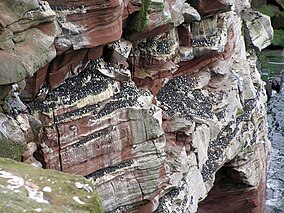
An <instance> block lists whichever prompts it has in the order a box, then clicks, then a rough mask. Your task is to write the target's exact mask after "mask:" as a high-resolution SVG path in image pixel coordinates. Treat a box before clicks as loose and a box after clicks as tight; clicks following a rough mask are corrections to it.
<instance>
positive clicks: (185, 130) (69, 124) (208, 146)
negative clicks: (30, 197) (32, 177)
mask: <svg viewBox="0 0 284 213" xmlns="http://www.w3.org/2000/svg"><path fill="white" fill-rule="evenodd" d="M18 3H19V4H18ZM15 4H16V5H14V7H16V8H17V10H15V11H12V10H10V9H9V8H7V10H3V8H5V7H7V6H6V5H9V2H8V0H3V1H2V2H1V3H0V23H1V26H0V64H1V66H0V90H1V91H0V94H1V95H0V106H1V108H0V124H1V125H0V147H1V150H0V156H4V157H10V158H14V159H18V160H19V159H22V160H23V161H25V162H26V163H30V164H35V165H41V166H42V167H44V168H45V169H53V170H59V171H62V172H65V173H73V174H79V175H82V176H84V177H86V178H87V179H89V181H91V184H92V187H94V189H95V190H96V191H97V193H98V195H99V196H100V197H101V199H102V205H103V210H102V209H99V210H98V212H102V211H104V212H138V213H143V212H147V213H148V212H189V213H193V212H200V213H201V212H203V213H204V212H210V211H211V210H212V211H213V212H214V211H215V207H214V205H213V204H214V203H213V204H212V203H211V204H210V201H211V200H214V196H215V198H216V199H217V200H218V201H221V200H223V199H224V198H223V197H222V195H221V194H220V193H219V194H218V193H217V192H218V190H220V189H222V190H224V191H222V190H221V191H222V192H224V195H227V196H228V197H235V198H236V202H233V203H234V204H236V203H237V204H236V206H234V205H232V207H231V205H230V204H231V203H232V200H226V199H224V201H228V202H227V203H226V202H224V204H223V203H221V204H220V209H219V212H224V213H231V212H236V211H243V210H244V209H245V210H246V212H263V205H262V203H261V202H260V200H262V199H263V193H264V191H265V190H264V185H265V180H266V178H265V174H266V168H267V156H268V153H269V149H270V143H269V140H268V139H267V131H268V130H267V125H266V113H265V102H266V94H265V90H264V83H263V82H262V80H261V79H260V75H259V73H258V70H257V66H256V56H255V52H256V51H258V50H261V49H263V48H264V47H266V46H267V45H268V44H269V43H270V42H271V39H272V34H273V30H272V28H271V25H270V20H269V18H268V17H267V16H265V15H262V14H261V13H259V12H257V11H255V10H254V9H252V8H251V7H250V4H249V1H241V0H236V1H230V0H224V1H219V0H218V1H215V2H212V1H209V0H194V1H191V2H190V4H189V3H187V1H185V0H175V1H159V0H143V1H135V0H112V1H105V0H101V1H100V2H93V1H87V0H85V1H84V0H83V1H65V0H59V1H55V0H47V2H42V1H40V0H33V1H31V2H29V3H28V2H26V1H25V0H17V1H16V2H15ZM2 26H3V27H2ZM2 91H3V92H2ZM18 95H20V96H19V97H18ZM22 100H24V103H23V102H22ZM25 105H27V107H26V106H25ZM26 109H28V111H27V110H26ZM2 147H5V151H2ZM34 156H35V157H34ZM0 161H1V159H0ZM0 167H2V166H1V164H0ZM72 180H73V179H72ZM80 182H81V181H80ZM68 183H69V182H68ZM71 183H72V182H71ZM1 184H2V182H1V177H0V186H1ZM73 185H74V186H75V187H77V188H78V189H89V187H87V185H85V184H84V185H82V184H80V183H79V182H78V181H76V183H75V184H73ZM214 185H215V186H214ZM48 187H50V188H52V187H51V186H48ZM222 187H223V188H222ZM230 187H231V189H230ZM225 189H228V190H225ZM45 190H48V191H50V189H49V188H45ZM52 190H53V189H52ZM75 191H76V190H75ZM87 191H88V192H90V189H89V190H87ZM242 192H244V193H245V194H246V196H247V197H246V198H245V199H243V198H240V197H239V194H241V193H242ZM44 193H45V194H47V193H50V192H44ZM69 194H70V196H71V195H72V197H71V201H72V202H73V203H71V204H70V203H68V204H67V205H71V206H72V207H73V206H75V207H76V209H78V208H77V206H81V207H82V209H80V210H78V212H88V210H89V207H86V208H85V207H84V206H85V205H88V204H89V202H88V199H89V198H88V197H84V196H80V195H78V194H73V191H72V192H68V193H67V195H66V196H69ZM94 194H95V193H94ZM211 194H213V198H211ZM88 196H89V195H88ZM206 197H208V200H207V198H206ZM67 200H68V199H67ZM229 201H230V202H231V203H230V202H229ZM54 202H55V201H54ZM68 202H69V201H68ZM51 203H52V204H55V203H53V200H52V201H51ZM217 203H218V202H217ZM225 203H226V204H228V203H229V204H228V205H230V208H228V207H227V206H225ZM252 203H256V204H257V205H252ZM95 204H96V205H98V206H99V204H98V203H97V202H95ZM95 204H94V205H95ZM5 205H6V204H5ZM210 205H211V206H212V205H213V207H214V208H213V207H212V208H211V206H210ZM0 206H1V201H0ZM5 207H6V206H5ZM60 208H61V207H60ZM60 208H59V209H57V210H55V211H53V212H56V211H60V210H61V209H60ZM66 208H68V209H69V210H70V209H71V210H70V212H71V211H72V210H73V209H72V208H71V207H70V208H69V207H66ZM0 209H1V207H0ZM43 210H45V209H43ZM69 210H68V211H69ZM92 210H93V209H92ZM76 212H77V211H76ZM95 212H96V211H95ZM217 212H218V211H217ZM243 212H245V211H243Z"/></svg>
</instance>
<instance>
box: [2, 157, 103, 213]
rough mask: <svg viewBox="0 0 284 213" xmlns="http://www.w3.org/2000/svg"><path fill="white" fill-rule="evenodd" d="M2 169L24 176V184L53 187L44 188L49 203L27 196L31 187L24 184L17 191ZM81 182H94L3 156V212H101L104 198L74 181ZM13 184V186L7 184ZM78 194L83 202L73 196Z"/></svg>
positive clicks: (39, 187)
mask: <svg viewBox="0 0 284 213" xmlns="http://www.w3.org/2000/svg"><path fill="white" fill-rule="evenodd" d="M1 171H4V172H9V173H10V174H12V175H14V176H16V177H19V178H23V180H24V185H25V186H29V187H32V188H34V189H36V190H38V191H42V190H43V188H44V187H50V188H51V189H52V190H51V191H50V192H43V196H44V198H45V199H46V200H48V202H49V203H38V202H36V201H35V200H33V199H31V198H29V197H28V196H27V194H28V191H27V189H26V188H25V187H24V186H23V185H22V186H21V185H20V186H19V187H18V188H17V191H15V190H13V189H11V182H10V183H8V182H7V181H8V180H9V178H7V177H6V178H3V176H2V177H1ZM76 182H79V183H81V184H84V185H88V186H91V185H92V184H91V182H90V181H88V180H87V179H85V178H84V177H82V176H77V175H71V174H65V173H62V172H58V171H53V170H44V169H41V168H36V167H34V166H31V165H27V164H24V163H20V162H16V161H14V160H11V159H6V158H0V189H1V190H0V197H1V199H0V212H7V210H8V209H9V212H11V213H17V212H24V210H26V212H36V209H41V212H52V213H56V212H78V213H79V212H86V213H87V212H93V213H102V212H103V207H102V203H101V200H100V198H99V196H98V194H97V193H96V192H91V191H87V190H86V189H84V188H82V189H78V188H77V187H76V186H75V183H76ZM8 185H10V187H9V186H8ZM74 196H77V197H78V198H79V199H80V201H82V202H84V204H80V203H77V202H76V201H75V200H74Z"/></svg>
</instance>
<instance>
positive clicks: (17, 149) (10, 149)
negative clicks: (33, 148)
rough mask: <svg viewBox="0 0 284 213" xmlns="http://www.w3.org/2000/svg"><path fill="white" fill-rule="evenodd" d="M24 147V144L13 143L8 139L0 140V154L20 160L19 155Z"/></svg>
mask: <svg viewBox="0 0 284 213" xmlns="http://www.w3.org/2000/svg"><path fill="white" fill-rule="evenodd" d="M25 148H26V145H25V144H14V143H13V142H12V141H9V140H5V139H3V140H0V156H1V157H6V158H11V159H14V160H17V161H20V160H21V156H22V154H23V153H24V151H25Z"/></svg>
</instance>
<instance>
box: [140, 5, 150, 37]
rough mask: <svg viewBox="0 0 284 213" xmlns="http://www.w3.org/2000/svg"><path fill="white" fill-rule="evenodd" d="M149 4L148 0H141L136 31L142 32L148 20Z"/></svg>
mask: <svg viewBox="0 0 284 213" xmlns="http://www.w3.org/2000/svg"><path fill="white" fill-rule="evenodd" d="M149 5H150V0H142V6H141V9H140V13H139V22H138V31H140V32H142V31H143V30H144V29H145V27H146V25H147V22H148V19H149V15H148V9H149Z"/></svg>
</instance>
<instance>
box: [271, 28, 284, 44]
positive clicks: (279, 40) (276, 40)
mask: <svg viewBox="0 0 284 213" xmlns="http://www.w3.org/2000/svg"><path fill="white" fill-rule="evenodd" d="M272 45H273V46H280V47H284V30H280V29H275V30H274V37H273V40H272Z"/></svg>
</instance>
